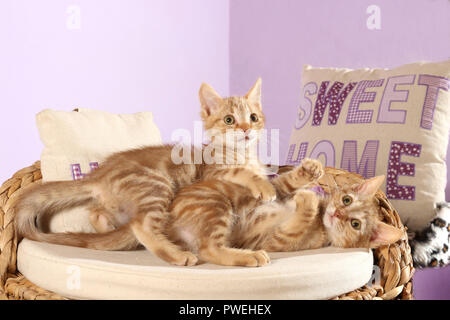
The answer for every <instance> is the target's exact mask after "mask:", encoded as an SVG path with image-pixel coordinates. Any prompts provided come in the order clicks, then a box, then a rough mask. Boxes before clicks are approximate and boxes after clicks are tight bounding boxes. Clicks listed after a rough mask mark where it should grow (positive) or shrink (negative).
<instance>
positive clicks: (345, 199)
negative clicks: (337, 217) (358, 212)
mask: <svg viewBox="0 0 450 320" xmlns="http://www.w3.org/2000/svg"><path fill="white" fill-rule="evenodd" d="M352 202H353V199H352V197H350V196H343V197H342V203H343V204H344V205H345V206H349V205H351V204H352Z"/></svg>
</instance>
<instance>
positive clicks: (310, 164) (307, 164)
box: [297, 158, 324, 181]
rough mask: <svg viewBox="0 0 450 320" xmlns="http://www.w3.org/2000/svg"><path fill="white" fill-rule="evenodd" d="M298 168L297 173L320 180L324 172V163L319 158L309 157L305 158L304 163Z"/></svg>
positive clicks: (311, 179)
mask: <svg viewBox="0 0 450 320" xmlns="http://www.w3.org/2000/svg"><path fill="white" fill-rule="evenodd" d="M297 170H298V171H297V174H299V175H301V176H303V177H304V178H306V179H308V180H309V181H317V180H319V179H320V178H321V177H322V175H323V173H324V170H323V166H322V163H321V162H320V161H318V160H314V159H309V158H306V159H303V161H302V164H301V165H300V166H299V167H298V169H297Z"/></svg>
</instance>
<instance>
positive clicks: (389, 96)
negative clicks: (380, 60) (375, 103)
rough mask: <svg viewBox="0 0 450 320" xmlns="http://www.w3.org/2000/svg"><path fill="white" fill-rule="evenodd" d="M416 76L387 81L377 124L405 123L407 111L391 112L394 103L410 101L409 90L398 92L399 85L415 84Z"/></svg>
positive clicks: (393, 78) (392, 78)
mask: <svg viewBox="0 0 450 320" xmlns="http://www.w3.org/2000/svg"><path fill="white" fill-rule="evenodd" d="M415 78H416V76H415V75H408V76H396V77H391V78H389V79H388V80H387V83H386V87H385V88H384V93H383V98H382V99H381V103H380V110H379V112H378V119H377V122H379V123H405V120H406V111H405V110H391V103H392V102H406V101H408V94H409V91H408V90H396V87H397V86H398V85H402V84H413V83H414V79H415Z"/></svg>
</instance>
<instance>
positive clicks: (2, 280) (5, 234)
mask: <svg viewBox="0 0 450 320" xmlns="http://www.w3.org/2000/svg"><path fill="white" fill-rule="evenodd" d="M290 168H292V167H289V166H285V167H282V168H280V171H279V172H282V171H286V170H289V169H290ZM326 173H327V174H330V175H333V177H334V178H335V180H336V181H337V182H338V184H340V183H345V182H347V183H348V182H351V181H355V180H358V179H361V176H359V175H357V174H354V173H350V172H347V171H344V170H340V169H334V168H326ZM41 182H42V175H41V166H40V162H39V161H37V162H35V163H34V164H33V165H32V166H29V167H27V168H24V169H22V170H19V171H18V172H16V173H15V174H14V175H13V176H12V178H10V179H8V180H7V181H5V182H4V183H3V185H2V186H1V187H0V299H14V300H58V299H66V298H65V297H62V296H60V295H58V294H55V293H53V292H50V291H47V290H45V289H42V288H40V287H38V286H36V285H34V284H33V283H31V282H30V281H28V280H27V279H26V278H25V277H24V276H23V275H21V274H20V273H19V272H18V271H17V255H16V254H17V236H16V234H15V229H14V215H15V211H14V206H15V203H16V201H17V196H18V195H19V194H20V193H21V192H22V191H23V190H24V189H26V188H28V187H30V186H31V185H33V184H40V183H41ZM323 187H324V188H327V186H326V185H323ZM377 199H378V200H379V203H380V214H381V215H382V216H383V218H384V221H385V222H386V223H389V224H391V225H393V226H396V227H399V228H403V229H404V230H405V236H404V239H402V240H400V241H398V242H397V243H395V244H393V245H390V246H385V247H381V248H378V249H376V250H374V262H375V264H376V265H377V266H378V268H379V270H380V283H379V285H373V286H364V287H362V288H359V289H357V290H354V291H352V292H349V293H346V294H343V295H341V296H338V297H335V298H334V299H336V300H392V299H405V300H410V299H412V276H413V274H414V268H413V263H412V257H411V249H410V247H409V244H408V240H407V239H408V237H407V235H406V229H405V228H404V227H403V224H402V223H401V221H400V217H399V215H398V213H397V211H396V210H395V209H394V208H393V207H392V205H391V204H390V203H389V201H388V200H387V198H386V196H385V194H384V193H382V192H381V191H380V192H379V193H378V194H377Z"/></svg>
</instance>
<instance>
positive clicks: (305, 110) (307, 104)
mask: <svg viewBox="0 0 450 320" xmlns="http://www.w3.org/2000/svg"><path fill="white" fill-rule="evenodd" d="M306 93H308V95H313V94H316V93H317V84H315V83H314V82H309V83H307V84H305V86H304V87H303V92H302V96H301V100H302V101H300V106H299V110H298V111H299V113H298V118H297V120H296V121H295V129H297V130H299V129H301V128H303V127H304V125H305V124H306V123H307V122H308V120H309V118H310V117H311V112H312V102H311V99H309V98H308V97H307V96H306Z"/></svg>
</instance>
